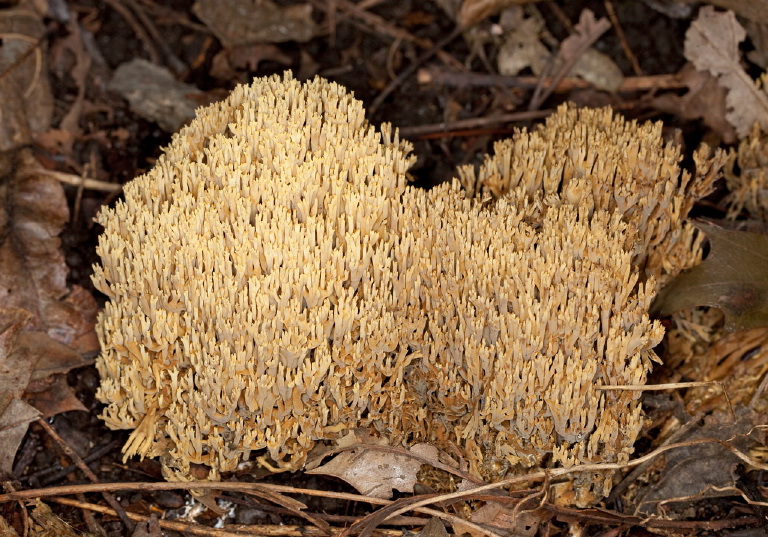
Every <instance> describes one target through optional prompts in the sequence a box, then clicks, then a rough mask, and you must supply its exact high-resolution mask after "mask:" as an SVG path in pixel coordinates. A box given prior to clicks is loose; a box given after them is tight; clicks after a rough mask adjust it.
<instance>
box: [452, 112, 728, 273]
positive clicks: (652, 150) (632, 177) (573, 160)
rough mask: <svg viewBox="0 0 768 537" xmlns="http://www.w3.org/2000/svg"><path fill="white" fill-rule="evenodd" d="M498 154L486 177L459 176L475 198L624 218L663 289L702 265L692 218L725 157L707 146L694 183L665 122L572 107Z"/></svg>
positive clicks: (637, 260) (643, 264)
mask: <svg viewBox="0 0 768 537" xmlns="http://www.w3.org/2000/svg"><path fill="white" fill-rule="evenodd" d="M494 149H495V153H494V155H492V156H491V155H489V156H486V160H485V163H484V164H483V166H482V167H481V168H480V170H479V172H476V171H475V170H474V168H472V167H469V166H467V167H463V168H461V169H460V170H459V174H460V176H461V180H462V184H463V185H464V187H465V188H466V189H467V190H468V191H469V192H470V193H472V194H475V195H485V194H489V195H492V196H494V197H499V196H502V195H504V194H506V193H508V192H511V191H518V194H516V195H521V194H522V195H524V196H526V197H528V198H529V199H530V200H531V201H533V200H542V201H543V202H544V203H546V204H548V205H560V204H569V205H576V204H579V203H585V204H587V206H590V207H594V208H595V209H603V210H607V211H618V212H619V213H621V214H622V216H623V219H624V220H625V221H626V222H627V223H629V224H630V225H631V226H633V227H634V228H636V229H637V231H638V242H637V245H636V248H635V251H634V255H633V258H632V264H633V266H635V267H637V268H639V269H640V270H641V273H642V276H643V279H647V278H653V279H655V281H656V285H657V287H660V286H662V285H663V284H665V283H666V282H668V281H669V280H670V279H672V278H673V277H674V276H676V275H677V274H679V273H680V272H681V271H682V270H684V269H687V268H691V267H692V266H694V265H696V264H698V263H699V262H700V261H701V255H702V249H701V241H702V238H703V237H702V236H701V234H700V233H698V232H697V230H696V229H695V228H694V227H693V226H692V225H690V224H689V223H688V222H686V220H685V219H686V217H687V216H688V212H689V211H690V210H691V208H692V207H693V204H694V203H695V202H696V201H697V200H699V199H700V198H702V197H704V196H705V195H707V194H709V193H710V192H711V191H712V188H713V183H714V181H715V179H717V177H718V173H719V171H720V169H721V168H722V166H723V164H724V163H725V160H726V155H725V154H724V153H723V152H722V151H719V150H718V151H717V152H716V155H715V157H714V158H712V159H709V153H710V150H709V148H707V147H706V146H702V147H701V148H700V149H699V150H698V151H696V152H695V153H694V155H693V158H694V161H695V164H696V175H695V176H694V177H692V176H691V174H690V173H689V172H687V171H681V169H680V165H679V163H680V160H681V159H682V156H681V154H680V148H679V146H678V145H677V144H676V143H674V142H667V141H665V140H664V137H663V136H662V124H661V122H657V123H645V124H638V123H637V122H635V121H626V120H624V119H623V118H621V117H620V116H616V115H615V114H614V113H613V112H612V111H611V109H610V108H602V109H575V108H569V107H567V106H565V105H563V106H561V107H560V109H559V110H558V113H556V114H553V115H552V116H550V117H549V118H547V120H546V122H545V123H544V124H543V125H542V126H540V127H539V128H538V129H536V130H534V131H532V132H528V131H519V132H517V133H516V134H515V135H514V136H513V137H512V138H510V139H507V140H502V141H500V142H497V143H496V145H495V148H494Z"/></svg>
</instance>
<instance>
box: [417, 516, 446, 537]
mask: <svg viewBox="0 0 768 537" xmlns="http://www.w3.org/2000/svg"><path fill="white" fill-rule="evenodd" d="M415 537H448V532H447V531H446V529H445V526H444V525H443V523H442V522H441V521H440V519H439V518H437V517H432V518H430V519H429V522H427V523H426V524H425V525H424V527H423V528H421V531H420V532H418V533H417V534H416V535H415Z"/></svg>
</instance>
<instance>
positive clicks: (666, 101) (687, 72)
mask: <svg viewBox="0 0 768 537" xmlns="http://www.w3.org/2000/svg"><path fill="white" fill-rule="evenodd" d="M678 76H679V77H680V80H681V81H682V82H683V83H684V84H685V85H686V87H687V88H688V91H687V92H686V93H685V94H684V95H677V94H675V93H674V92H667V93H662V94H661V95H658V96H657V97H655V98H654V99H653V101H652V103H653V107H654V108H656V109H657V110H661V111H662V112H666V113H669V114H675V115H678V116H680V117H681V118H683V119H686V120H695V119H701V120H702V121H703V122H704V124H705V125H706V126H707V127H709V128H710V129H712V131H713V132H715V133H717V135H718V136H719V137H720V140H721V141H722V142H723V143H725V144H732V143H734V142H735V141H736V130H735V129H734V128H733V125H731V123H730V122H729V121H728V120H727V119H726V118H725V115H726V110H725V96H726V90H725V88H724V87H722V86H720V85H719V84H718V83H717V79H716V78H715V77H714V76H712V75H711V74H709V73H708V72H706V71H698V70H697V69H696V68H695V67H694V66H693V64H691V63H686V64H685V65H684V66H683V68H682V69H680V72H679V73H678Z"/></svg>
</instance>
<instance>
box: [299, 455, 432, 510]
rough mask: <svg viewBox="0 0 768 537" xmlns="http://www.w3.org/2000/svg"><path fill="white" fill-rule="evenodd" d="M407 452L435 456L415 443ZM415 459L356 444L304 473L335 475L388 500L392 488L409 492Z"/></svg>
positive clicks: (415, 469) (415, 470)
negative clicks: (356, 446)
mask: <svg viewBox="0 0 768 537" xmlns="http://www.w3.org/2000/svg"><path fill="white" fill-rule="evenodd" d="M409 451H412V452H414V453H415V454H418V455H419V456H423V455H428V456H430V457H433V458H437V456H438V450H437V448H436V447H434V446H431V445H428V444H416V445H415V446H413V447H411V449H410V450H409ZM419 459H420V457H418V458H417V457H409V456H408V455H398V454H393V453H391V452H388V451H380V450H376V449H375V447H374V446H372V447H371V448H368V447H366V446H365V445H360V447H359V448H356V449H353V450H349V451H343V452H342V453H339V454H338V455H336V456H335V457H334V458H333V459H331V460H330V461H329V462H328V463H326V464H324V465H322V466H320V467H318V468H315V469H314V470H308V471H307V472H306V473H308V474H320V475H330V476H333V477H338V478H339V479H341V480H342V481H346V482H347V483H349V484H350V485H352V486H353V487H355V489H357V490H358V491H359V492H360V493H361V494H364V495H366V496H370V497H373V498H381V499H384V500H388V499H390V498H391V497H392V489H396V490H399V491H400V492H410V493H412V492H413V485H414V484H415V483H416V480H417V477H416V474H417V473H418V472H419V470H420V469H421V465H422V461H421V460H419Z"/></svg>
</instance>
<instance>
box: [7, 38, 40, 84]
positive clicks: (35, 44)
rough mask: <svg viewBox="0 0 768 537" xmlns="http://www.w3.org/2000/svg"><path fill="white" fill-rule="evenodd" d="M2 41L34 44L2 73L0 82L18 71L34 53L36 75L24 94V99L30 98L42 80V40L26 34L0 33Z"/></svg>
mask: <svg viewBox="0 0 768 537" xmlns="http://www.w3.org/2000/svg"><path fill="white" fill-rule="evenodd" d="M0 39H18V40H19V41H28V42H30V43H32V46H30V47H29V48H28V49H27V50H25V51H24V52H23V53H22V54H20V55H19V56H18V57H17V58H16V59H15V60H14V61H13V63H11V65H9V66H8V67H6V68H5V69H4V70H3V72H2V73H0V80H2V79H3V78H5V77H6V76H8V75H9V74H10V73H11V72H13V70H14V69H16V68H17V67H18V66H19V65H21V64H22V63H24V61H25V60H26V59H27V58H29V57H30V56H31V55H32V53H34V54H35V74H34V76H33V77H32V80H31V81H30V82H29V86H28V87H27V89H26V91H25V92H24V98H27V97H29V96H30V95H31V94H32V90H34V89H35V86H36V85H37V81H38V80H39V79H40V73H41V72H42V63H43V53H42V52H41V51H40V44H41V43H42V39H35V38H33V37H30V36H28V35H24V34H17V33H0Z"/></svg>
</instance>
